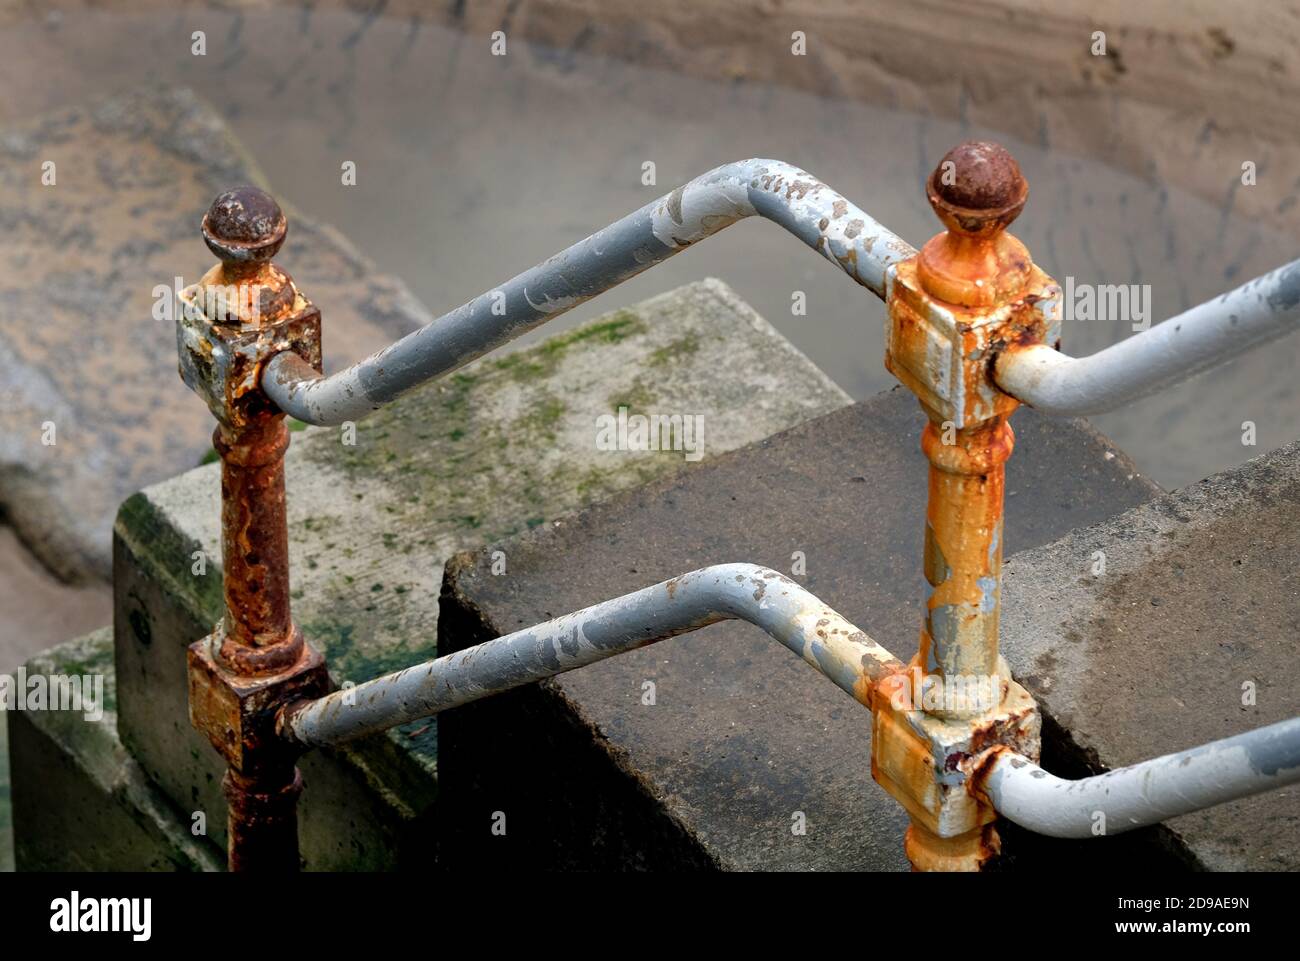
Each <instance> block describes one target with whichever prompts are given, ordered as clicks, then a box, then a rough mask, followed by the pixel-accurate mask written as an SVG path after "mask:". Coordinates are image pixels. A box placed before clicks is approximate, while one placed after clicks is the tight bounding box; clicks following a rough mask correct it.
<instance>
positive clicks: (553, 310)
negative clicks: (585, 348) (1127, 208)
mask: <svg viewBox="0 0 1300 961" xmlns="http://www.w3.org/2000/svg"><path fill="white" fill-rule="evenodd" d="M755 215H757V216H760V217H765V218H766V219H768V220H771V221H772V222H773V223H777V224H780V225H781V226H782V227H784V228H785V229H786V230H788V231H790V233H792V234H794V235H795V236H796V237H798V238H799V239H800V240H802V241H803V242H804V243H806V244H807V245H808V246H809V247H812V248H813V249H814V250H816V251H817V252H818V253H820V254H822V256H824V257H826V258H827V259H828V260H830V261H831V262H832V263H834V264H836V265H838V266H839V268H840V269H841V270H843V271H844V272H845V273H846V274H848V275H849V277H851V278H852V279H853V280H855V281H857V282H858V283H859V284H861V285H862V286H864V287H866V288H867V289H868V290H870V291H871V292H872V293H874V294H875V295H876V296H877V297H880V298H882V299H883V298H884V296H885V272H886V270H887V269H888V268H889V266H890V265H891V264H894V263H897V262H898V261H901V260H906V259H907V258H908V257H911V256H912V255H913V254H915V253H916V251H915V250H913V249H912V247H910V246H909V245H908V244H907V243H905V242H904V241H902V240H900V239H899V238H898V237H896V236H895V235H894V234H892V233H891V232H890V231H888V230H886V229H885V228H884V227H882V226H881V225H880V224H878V223H877V222H876V221H875V220H873V219H872V218H871V217H869V216H868V215H867V214H866V213H864V212H863V211H862V210H860V209H859V208H858V207H857V206H856V205H854V204H852V203H850V202H849V201H848V200H846V199H845V198H844V197H842V196H840V195H839V194H838V193H836V192H835V191H834V190H832V189H831V188H830V187H828V186H826V184H824V183H822V182H821V181H819V180H818V179H817V178H816V177H814V176H812V175H811V174H809V173H807V172H805V171H803V170H800V169H799V168H798V167H793V166H791V165H790V164H787V163H783V162H781V161H779V160H741V161H738V162H736V163H730V164H725V165H723V166H721V167H718V168H716V169H714V170H711V171H709V172H708V173H706V174H704V175H703V176H700V177H696V178H695V179H694V180H692V181H690V182H689V183H686V184H684V185H683V186H681V187H678V188H677V189H676V190H674V191H673V192H672V193H670V194H667V195H665V196H663V197H660V198H659V199H658V200H655V201H652V202H651V203H648V204H646V205H645V206H644V207H642V208H641V209H640V210H638V211H636V212H634V213H631V214H628V215H627V216H626V217H624V218H623V219H622V220H619V221H616V222H615V223H612V224H610V225H609V226H608V227H605V228H604V229H603V230H599V231H597V232H596V233H594V234H592V235H591V236H590V237H588V238H587V239H586V240H581V241H579V242H578V243H576V244H574V245H573V246H572V247H569V248H568V249H567V250H564V251H562V252H560V253H558V254H556V255H555V256H554V257H551V258H550V259H549V260H547V261H545V262H544V263H541V264H538V265H537V266H536V267H533V268H532V269H530V270H526V271H524V272H523V273H522V274H519V275H518V276H516V277H515V278H513V279H512V280H509V281H507V282H506V283H504V284H502V285H501V286H500V287H498V288H496V289H495V290H489V291H486V292H484V293H482V294H480V295H479V296H477V297H475V298H474V299H473V300H471V301H469V302H468V303H466V304H464V305H462V306H460V307H458V308H456V309H455V310H453V311H451V312H450V313H448V314H444V315H443V316H442V317H439V318H438V319H437V320H435V321H433V322H432V323H430V324H427V325H426V326H424V327H421V328H420V329H419V330H416V331H413V332H411V333H410V334H407V335H406V336H405V337H403V338H402V339H401V340H399V341H397V342H396V343H394V344H391V345H390V346H388V347H385V348H384V349H383V350H381V351H379V352H378V353H375V354H373V355H371V356H370V357H367V358H366V359H365V360H362V361H360V362H358V363H356V364H353V365H352V366H351V367H348V368H347V369H346V370H342V371H339V372H338V373H336V374H331V375H330V376H328V377H324V376H322V375H321V374H319V373H318V372H316V371H315V370H313V369H312V368H311V366H310V365H309V364H308V363H307V362H306V361H304V360H303V359H302V358H301V357H298V356H297V355H296V354H293V353H289V352H286V353H282V354H279V355H278V356H276V357H274V358H272V359H271V361H270V362H269V363H268V364H267V365H266V368H265V370H264V372H263V375H262V389H263V390H264V391H265V392H266V393H267V395H268V396H270V398H271V399H272V400H273V401H275V403H276V404H277V405H279V407H280V409H281V410H283V411H284V412H285V413H287V414H289V415H290V416H292V417H296V418H298V419H299V420H302V421H306V422H307V423H309V424H341V423H343V422H344V421H349V420H350V421H356V420H360V419H361V418H363V417H365V416H366V415H368V414H370V413H371V411H374V410H377V409H378V408H379V407H382V406H383V405H384V404H387V403H388V402H389V401H392V400H395V399H396V398H397V397H399V396H401V395H402V394H403V393H405V392H406V391H408V390H411V389H412V388H414V387H417V386H419V385H420V384H422V383H424V382H425V381H427V380H430V379H431V378H434V377H437V376H438V375H440V374H445V373H447V372H449V371H452V370H455V369H456V368H457V367H461V366H463V365H465V364H468V363H469V362H470V361H472V360H474V359H475V358H477V357H481V356H482V355H483V354H485V353H487V352H488V351H490V350H492V349H493V348H496V347H499V346H501V345H502V344H504V343H506V342H507V341H510V340H513V339H514V338H516V337H519V336H520V335H522V334H525V333H527V332H528V331H530V330H532V329H533V328H534V327H537V326H539V325H540V324H542V323H545V322H546V321H548V320H550V319H552V318H554V317H558V316H559V315H560V314H563V313H565V312H566V311H569V310H572V309H573V308H574V307H577V306H578V305H579V304H582V303H584V302H585V301H587V300H590V299H591V298H592V297H595V296H596V295H597V294H600V293H603V292H604V291H606V290H609V289H610V288H611V287H615V286H617V285H618V284H621V283H622V282H623V281H625V280H628V279H629V278H632V277H635V276H636V275H637V274H639V273H641V272H642V271H643V270H646V269H648V268H650V267H653V266H654V265H655V264H658V263H660V262H662V261H664V260H667V259H668V258H669V257H671V256H673V255H674V254H676V253H678V252H680V251H682V250H684V249H685V248H687V247H689V246H690V245H691V244H693V243H695V242H696V241H699V240H703V239H704V238H705V237H709V236H712V235H713V234H715V233H717V232H718V231H719V230H721V229H722V228H724V227H727V226H729V225H731V224H733V223H735V222H736V221H737V220H741V219H743V218H745V217H752V216H755Z"/></svg>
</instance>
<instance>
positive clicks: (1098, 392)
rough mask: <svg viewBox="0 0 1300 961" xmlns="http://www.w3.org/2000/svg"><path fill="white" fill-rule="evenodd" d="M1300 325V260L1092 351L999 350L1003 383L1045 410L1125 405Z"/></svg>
mask: <svg viewBox="0 0 1300 961" xmlns="http://www.w3.org/2000/svg"><path fill="white" fill-rule="evenodd" d="M1297 329H1300V260H1295V261H1292V262H1291V263H1289V264H1284V265H1283V266H1281V267H1278V268H1277V269H1276V270H1273V271H1271V272H1269V273H1267V274H1264V275H1263V276H1261V277H1256V278H1255V279H1254V280H1251V281H1249V282H1247V283H1245V284H1242V285H1241V286H1240V287H1238V288H1237V289H1235V290H1231V291H1229V292H1228V293H1226V294H1222V295H1220V296H1218V297H1216V298H1214V299H1213V300H1209V301H1206V302H1205V303H1203V304H1199V305H1197V306H1196V307H1193V308H1191V309H1190V310H1186V311H1183V313H1181V314H1178V315H1177V316H1174V317H1171V318H1169V319H1168V320H1166V321H1165V322H1164V323H1162V324H1156V325H1155V326H1154V327H1152V328H1151V329H1149V330H1145V331H1143V332H1142V333H1140V334H1135V335H1133V336H1132V337H1128V338H1126V339H1124V340H1121V341H1120V342H1119V343H1117V344H1112V345H1111V346H1110V347H1107V348H1105V349H1104V350H1100V351H1098V352H1097V353H1095V354H1091V355H1089V356H1087V357H1068V356H1066V355H1065V354H1062V353H1060V352H1059V351H1056V350H1053V349H1052V348H1051V347H1049V346H1047V345H1046V344H1031V345H1026V346H1011V347H1008V348H1007V349H1006V350H1004V351H1003V352H1002V353H1001V354H999V355H998V358H997V361H996V365H997V366H996V369H995V372H994V377H995V379H996V380H997V384H998V386H999V387H1000V388H1002V389H1003V390H1004V391H1006V392H1007V393H1008V394H1010V395H1011V396H1013V397H1015V398H1016V399H1018V400H1021V401H1023V402H1024V403H1026V404H1028V405H1029V406H1030V407H1033V408H1035V409H1037V410H1041V411H1042V412H1043V413H1045V414H1059V415H1061V416H1065V417H1079V416H1082V415H1084V414H1100V413H1103V412H1105V411H1109V410H1114V409H1115V408H1117V407H1122V406H1123V405H1124V404H1127V403H1129V402H1130V401H1134V400H1138V399H1139V398H1142V397H1145V396H1147V395H1148V394H1152V393H1155V392H1156V391H1158V390H1161V389H1163V388H1165V387H1169V386H1171V385H1172V384H1175V383H1178V382H1179V381H1182V380H1186V379H1187V378H1188V377H1191V376H1193V375H1194V374H1198V373H1200V372H1201V371H1204V370H1207V369H1209V368H1211V367H1215V366H1217V365H1219V364H1222V363H1224V362H1226V361H1229V360H1231V359H1232V358H1234V357H1237V356H1239V355H1241V354H1244V353H1246V352H1247V351H1250V350H1254V349H1255V348H1256V347H1258V346H1260V345H1261V344H1265V343H1268V342H1269V341H1271V340H1275V339H1276V338H1278V337H1282V336H1283V335H1285V334H1289V333H1293V332H1294V331H1296V330H1297Z"/></svg>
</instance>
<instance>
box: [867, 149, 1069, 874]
mask: <svg viewBox="0 0 1300 961" xmlns="http://www.w3.org/2000/svg"><path fill="white" fill-rule="evenodd" d="M926 193H927V196H928V197H929V200H930V204H931V206H932V207H933V208H934V211H935V213H936V214H937V215H938V216H939V219H940V220H941V221H942V222H943V224H944V226H945V227H946V228H947V229H946V230H945V231H944V232H943V233H941V234H939V235H937V236H935V237H934V238H932V239H931V240H930V241H929V242H928V243H927V244H926V245H925V247H924V248H923V249H922V250H921V251H920V253H919V254H918V255H917V256H916V257H914V258H912V259H910V260H908V261H905V262H903V263H901V264H898V265H897V266H896V267H895V268H894V272H893V273H892V275H891V277H890V280H889V283H888V288H887V300H888V304H889V322H888V331H887V334H888V336H887V341H888V346H887V350H886V355H885V365H886V367H887V368H888V369H889V370H890V372H891V373H893V374H894V375H895V376H896V377H897V378H898V379H899V380H900V381H902V383H903V384H904V385H905V386H906V387H908V388H909V389H910V390H911V391H912V392H913V393H915V394H916V395H917V397H918V399H919V400H920V402H921V407H922V409H923V410H924V412H925V415H926V419H927V422H926V425H925V428H924V432H923V435H922V440H921V446H922V449H923V450H924V452H925V455H926V457H927V458H928V459H929V461H930V482H929V503H928V506H927V509H926V525H925V578H926V582H927V585H928V597H927V599H926V605H925V616H924V619H923V623H922V627H921V640H920V650H919V653H918V654H917V657H916V659H915V660H913V662H912V664H911V665H910V666H909V670H908V672H907V674H905V675H899V676H897V677H895V678H891V679H888V680H887V681H886V686H888V688H889V694H890V697H889V698H888V699H884V698H882V699H881V700H882V703H883V702H884V701H885V700H888V704H886V705H885V706H884V707H883V708H882V709H880V710H878V711H877V712H876V719H875V737H874V745H873V751H872V773H873V776H875V777H876V779H877V780H878V781H879V782H880V783H881V784H882V785H883V786H884V787H885V788H886V789H887V790H889V791H890V793H891V794H893V795H894V796H895V797H896V798H897V799H898V800H899V801H900V802H901V803H902V804H903V805H904V806H905V807H906V808H907V809H908V812H909V813H910V814H911V817H912V825H911V827H910V828H909V830H908V834H907V840H906V846H907V852H908V856H909V858H910V859H911V861H912V863H913V866H914V867H915V868H917V869H918V870H975V869H979V868H980V867H982V866H984V865H985V863H986V862H987V861H988V860H989V859H990V858H992V857H993V856H994V855H996V854H997V853H998V852H999V850H1000V842H999V840H998V836H997V832H996V830H995V829H994V826H993V821H994V819H995V817H996V814H995V812H994V811H993V809H992V808H991V807H990V806H989V805H987V804H985V803H982V802H981V801H979V800H978V799H976V798H974V797H973V796H971V795H970V794H969V793H968V792H967V791H966V790H965V780H966V777H967V776H968V774H969V773H970V771H969V766H970V764H971V763H972V759H974V758H975V757H976V756H978V755H980V754H981V753H982V752H983V751H985V750H987V749H988V748H989V747H991V746H992V745H994V744H1003V745H1008V746H1010V747H1012V748H1013V749H1014V750H1016V751H1017V752H1018V753H1019V754H1021V755H1023V756H1025V757H1032V758H1037V756H1038V732H1039V717H1038V712H1037V707H1036V705H1035V704H1034V702H1033V699H1032V698H1031V697H1030V696H1029V694H1028V693H1027V692H1026V691H1025V690H1024V689H1023V688H1021V687H1020V686H1019V685H1018V684H1016V683H1015V682H1014V681H1013V680H1012V679H1011V676H1010V672H1009V670H1008V669H1007V666H1006V662H1005V661H1004V660H1003V659H1002V657H1001V656H1000V654H999V652H998V613H999V605H1000V603H1001V576H1000V572H1001V567H1002V507H1003V483H1004V475H1005V463H1006V461H1007V459H1008V458H1009V457H1010V456H1011V451H1012V448H1013V446H1014V442H1015V438H1014V434H1013V432H1012V429H1011V425H1010V423H1008V417H1009V416H1010V414H1011V413H1012V412H1013V411H1014V410H1015V409H1016V407H1017V406H1018V405H1019V402H1018V401H1017V400H1016V399H1015V398H1014V397H1011V396H1010V395H1008V394H1005V393H1003V392H1002V391H1000V390H999V389H998V388H997V385H996V384H995V383H994V382H993V379H992V364H993V359H994V356H995V354H996V352H997V351H998V350H1000V349H1002V348H1003V347H1005V346H1006V345H1007V344H1009V343H1023V344H1029V343H1047V344H1052V343H1054V342H1055V341H1056V340H1057V339H1058V335H1059V329H1058V320H1057V307H1058V305H1059V298H1060V290H1059V288H1058V287H1057V286H1056V284H1055V282H1054V281H1052V279H1051V278H1050V277H1048V276H1047V275H1046V274H1045V273H1043V271H1041V270H1040V269H1039V268H1038V267H1036V266H1035V265H1034V263H1033V261H1032V260H1031V259H1030V256H1029V252H1028V251H1027V250H1026V249H1025V247H1024V245H1023V244H1022V243H1021V242H1020V241H1019V240H1017V239H1016V238H1015V237H1013V236H1011V235H1010V234H1008V233H1006V228H1007V226H1008V225H1009V224H1010V223H1011V222H1012V221H1013V220H1015V218H1016V217H1017V216H1018V215H1019V214H1020V212H1021V210H1022V209H1023V208H1024V205H1025V201H1026V200H1027V198H1028V194H1029V190H1028V186H1027V184H1026V183H1025V179H1024V177H1023V176H1022V175H1021V173H1020V168H1019V166H1018V165H1017V164H1016V162H1015V160H1014V159H1013V158H1012V157H1011V155H1010V154H1009V153H1007V151H1006V150H1004V149H1003V148H1002V147H1000V146H998V145H997V144H991V143H982V142H976V143H966V144H962V145H961V146H959V147H956V148H955V149H953V150H952V151H950V152H949V153H948V155H947V156H945V157H944V159H943V160H942V161H941V162H940V164H939V166H938V167H937V168H936V169H935V171H934V173H933V174H932V175H931V177H930V180H929V182H928V184H927V190H926Z"/></svg>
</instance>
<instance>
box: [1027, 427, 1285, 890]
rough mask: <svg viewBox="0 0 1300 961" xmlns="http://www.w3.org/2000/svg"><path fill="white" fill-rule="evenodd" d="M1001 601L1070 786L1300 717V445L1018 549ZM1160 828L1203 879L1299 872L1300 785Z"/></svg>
mask: <svg viewBox="0 0 1300 961" xmlns="http://www.w3.org/2000/svg"><path fill="white" fill-rule="evenodd" d="M1102 556H1104V562H1105V568H1104V573H1101V574H1098V573H1097V570H1098V567H1097V564H1098V560H1099V558H1100V557H1102ZM1002 603H1003V607H1002V610H1003V614H1002V631H1003V637H1004V644H1005V647H1006V651H1007V660H1008V662H1009V663H1010V664H1011V667H1012V669H1013V671H1014V672H1015V673H1016V675H1017V676H1018V677H1019V678H1020V680H1021V681H1022V682H1023V683H1024V684H1025V686H1026V687H1027V688H1029V690H1030V691H1031V692H1032V693H1033V694H1034V696H1035V697H1036V698H1037V699H1038V702H1039V704H1041V705H1042V706H1043V709H1044V712H1045V715H1046V717H1047V718H1048V719H1050V720H1051V721H1052V722H1053V723H1050V724H1047V725H1045V727H1044V740H1045V741H1047V740H1048V739H1053V740H1056V741H1058V742H1059V743H1057V744H1055V745H1054V746H1053V754H1054V755H1055V756H1056V757H1058V758H1060V760H1061V762H1062V763H1061V766H1060V768H1059V769H1057V770H1055V771H1054V773H1058V774H1060V775H1061V776H1063V777H1065V776H1069V777H1081V776H1085V775H1088V774H1096V773H1100V772H1102V771H1106V770H1111V769H1114V768H1117V767H1123V766H1124V765H1126V764H1133V763H1136V762H1138V761H1143V760H1146V759H1147V758H1151V757H1156V756H1158V755H1161V754H1169V753H1172V752H1174V751H1181V750H1183V749H1185V748H1189V747H1195V746H1196V745H1198V744H1204V743H1205V742H1207V741H1212V740H1217V739H1219V738H1224V737H1231V736H1232V735H1234V734H1240V733H1242V732H1244V731H1248V730H1250V729H1252V728H1256V727H1262V726H1264V725H1266V724H1273V723H1275V722H1277V721H1282V720H1286V719H1288V718H1292V717H1296V716H1300V685H1297V683H1296V670H1297V666H1298V665H1300V443H1293V444H1290V445H1289V446H1286V447H1283V448H1280V449H1278V450H1275V451H1273V452H1272V453H1270V454H1266V455H1264V456H1262V457H1258V458H1256V459H1254V460H1252V461H1249V462H1247V463H1246V464H1243V465H1242V466H1241V467H1237V468H1233V469H1232V470H1227V471H1224V472H1222V473H1220V474H1216V475H1214V476H1213V477H1210V478H1208V479H1206V480H1204V481H1201V482H1200V483H1199V484H1193V485H1191V486H1189V487H1185V488H1183V489H1181V490H1179V491H1176V492H1175V493H1172V494H1169V495H1168V496H1166V497H1162V498H1159V499H1157V500H1153V501H1151V502H1150V503H1148V504H1145V505H1142V506H1141V507H1137V508H1135V509H1133V510H1130V511H1128V512H1126V513H1123V514H1120V515H1118V516H1116V517H1114V518H1112V519H1110V520H1108V521H1105V522H1103V523H1101V524H1098V525H1095V526H1092V527H1088V528H1085V529H1081V530H1077V531H1074V532H1072V533H1070V534H1069V535H1067V536H1066V537H1064V538H1062V539H1061V540H1059V541H1056V542H1055V543H1052V544H1048V545H1045V546H1043V547H1040V548H1037V549H1036V550H1031V551H1023V552H1021V553H1018V554H1016V555H1015V556H1013V557H1012V558H1010V560H1009V561H1008V562H1007V565H1006V570H1005V575H1004V580H1003V583H1002ZM1159 834H1160V838H1161V842H1162V843H1163V844H1164V845H1165V846H1167V847H1168V849H1169V850H1171V851H1172V852H1175V853H1176V854H1177V856H1178V857H1180V858H1182V859H1183V860H1184V861H1185V862H1186V863H1187V864H1188V865H1189V866H1192V867H1194V868H1197V869H1201V870H1213V871H1259V870H1269V871H1297V870H1300V788H1297V787H1289V788H1283V789H1281V790H1277V791H1272V792H1270V793H1267V794H1261V795H1257V796H1255V797H1252V798H1246V799H1243V800H1240V801H1234V802H1232V803H1230V804H1223V805H1220V806H1218V807H1214V808H1211V809H1209V810H1207V811H1201V812H1198V813H1196V814H1188V815H1185V816H1183V817H1180V818H1175V819H1173V820H1172V821H1169V822H1168V823H1167V824H1166V825H1165V826H1163V827H1162V828H1161V829H1160V830H1159ZM1079 843H1081V844H1091V843H1092V842H1090V841H1084V842H1079ZM1106 843H1110V842H1106Z"/></svg>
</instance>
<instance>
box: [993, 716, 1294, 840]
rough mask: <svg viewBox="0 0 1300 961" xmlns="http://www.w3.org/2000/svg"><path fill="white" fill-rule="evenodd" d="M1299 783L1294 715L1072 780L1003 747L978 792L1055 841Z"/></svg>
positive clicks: (1152, 821)
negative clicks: (1290, 717) (1219, 738)
mask: <svg viewBox="0 0 1300 961" xmlns="http://www.w3.org/2000/svg"><path fill="white" fill-rule="evenodd" d="M1297 781H1300V717H1298V718H1292V719H1291V720H1289V721H1282V722H1280V723H1278V724H1270V725H1268V726H1267V727H1261V728H1257V729H1256V730H1254V731H1247V732H1246V733H1245V734H1238V735H1237V736H1236V737H1229V738H1224V739H1223V740H1221V741H1211V742H1210V743H1209V744H1204V745H1202V746H1201V747H1195V748H1192V749H1190V750H1187V751H1181V752H1179V753H1177V754H1166V755H1165V756H1163V757H1158V758H1153V759H1152V760H1150V761H1143V762H1142V763H1141V764H1134V765H1132V766H1130V767H1124V768H1119V769H1118V770H1115V771H1109V772H1107V773H1105V774H1098V775H1097V776H1096V777H1087V778H1082V779H1081V780H1078V781H1067V780H1063V779H1062V778H1059V777H1056V776H1055V775H1053V774H1048V773H1047V772H1046V771H1044V770H1043V769H1042V768H1041V767H1039V766H1038V765H1037V764H1035V763H1034V762H1033V761H1030V760H1028V759H1027V758H1024V757H1022V756H1021V755H1019V754H1016V753H1014V752H1011V751H1002V752H1001V753H999V754H998V755H997V756H996V757H995V758H994V759H993V762H992V765H991V767H990V768H989V770H988V773H987V774H986V775H985V776H984V779H983V783H982V784H981V785H980V788H979V789H980V790H982V791H983V793H984V794H985V795H987V797H988V799H989V801H990V802H991V803H992V804H993V807H994V808H996V809H997V812H998V813H999V814H1001V815H1002V816H1003V817H1005V818H1007V819H1009V820H1011V821H1014V822H1015V823H1016V824H1019V825H1020V826H1021V827H1025V828H1028V829H1029V830H1031V831H1036V832H1037V833H1039V834H1046V835H1048V836H1049V837H1054V838H1086V837H1093V836H1097V835H1100V834H1121V833H1123V832H1124V831H1132V830H1133V829H1135V828H1140V827H1146V826H1147V825H1149V824H1155V823H1156V822H1158V821H1165V820H1168V819H1169V818H1173V817H1178V816H1179V815H1180V814H1190V813H1191V812H1193V811H1199V810H1201V809H1203V808H1208V807H1212V806H1214V805H1216V804H1222V803H1224V802H1225V801H1233V800H1236V799H1237V798H1243V797H1247V796H1248V795H1251V794H1258V793H1260V792H1261V791H1269V790H1272V789H1273V788H1278V787H1283V786H1285V785H1288V784H1295V783H1296V782H1297ZM1099 816H1104V818H1105V820H1104V822H1102V821H1100V820H1099Z"/></svg>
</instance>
